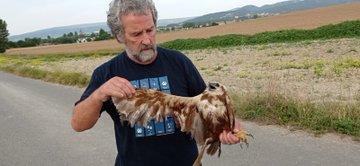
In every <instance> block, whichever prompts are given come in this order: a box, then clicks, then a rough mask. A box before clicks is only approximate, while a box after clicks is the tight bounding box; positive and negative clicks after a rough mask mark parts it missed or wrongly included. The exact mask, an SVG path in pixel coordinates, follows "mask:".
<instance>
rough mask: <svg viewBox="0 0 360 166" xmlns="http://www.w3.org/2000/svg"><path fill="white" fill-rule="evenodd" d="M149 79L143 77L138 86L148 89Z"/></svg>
mask: <svg viewBox="0 0 360 166" xmlns="http://www.w3.org/2000/svg"><path fill="white" fill-rule="evenodd" d="M149 87H150V86H149V79H147V78H145V79H142V80H140V88H142V89H149Z"/></svg>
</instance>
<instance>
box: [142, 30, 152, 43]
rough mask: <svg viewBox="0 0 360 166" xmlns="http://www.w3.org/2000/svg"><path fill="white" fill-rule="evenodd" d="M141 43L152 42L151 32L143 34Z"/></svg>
mask: <svg viewBox="0 0 360 166" xmlns="http://www.w3.org/2000/svg"><path fill="white" fill-rule="evenodd" d="M141 43H142V44H144V45H149V44H151V36H150V35H149V34H146V33H145V34H144V36H143V39H142V41H141Z"/></svg>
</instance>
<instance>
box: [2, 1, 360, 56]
mask: <svg viewBox="0 0 360 166" xmlns="http://www.w3.org/2000/svg"><path fill="white" fill-rule="evenodd" d="M359 19H360V3H351V4H343V5H336V6H330V7H324V8H318V9H311V10H303V11H297V12H292V13H287V14H282V15H277V16H271V17H264V18H259V19H252V20H246V21H242V22H234V23H229V24H225V25H220V26H213V27H206V28H198V29H190V30H186V31H185V30H184V31H175V32H169V33H159V34H158V35H157V41H158V42H160V43H161V42H166V41H170V40H174V39H186V38H208V37H211V36H217V35H226V34H256V33H260V32H265V31H276V30H282V29H313V28H316V27H319V26H323V25H327V24H335V23H340V22H344V21H347V20H359ZM299 20H301V21H299ZM120 49H121V46H120V45H119V44H118V43H117V42H116V41H115V40H107V41H99V42H90V43H81V44H66V45H55V46H42V47H31V48H21V49H10V50H7V52H6V53H7V54H46V53H69V52H80V51H96V50H120Z"/></svg>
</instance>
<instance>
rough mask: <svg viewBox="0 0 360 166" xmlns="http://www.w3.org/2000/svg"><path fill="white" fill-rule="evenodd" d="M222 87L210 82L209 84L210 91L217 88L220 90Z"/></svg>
mask: <svg viewBox="0 0 360 166" xmlns="http://www.w3.org/2000/svg"><path fill="white" fill-rule="evenodd" d="M219 86H220V84H219V83H216V82H210V83H209V90H210V91H211V90H215V89H216V88H218V87H219Z"/></svg>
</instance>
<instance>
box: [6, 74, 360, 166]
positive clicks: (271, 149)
mask: <svg viewBox="0 0 360 166" xmlns="http://www.w3.org/2000/svg"><path fill="white" fill-rule="evenodd" d="M82 91H83V90H82V89H79V88H74V87H67V86H62V85H56V84H50V83H45V82H42V81H39V80H32V79H28V78H21V77H18V76H14V75H11V74H7V73H2V72H0V165H1V166H14V165H16V166H18V165H19V166H22V165H27V166H48V165H52V166H63V165H68V166H80V165H86V166H99V165H113V164H114V159H115V155H116V149H115V136H114V131H113V124H112V120H111V118H110V117H109V116H108V115H107V114H106V113H104V114H103V115H102V116H101V118H100V120H99V121H98V123H97V124H96V125H95V127H94V128H93V129H91V130H89V131H85V132H81V133H77V132H74V131H73V130H72V129H71V127H70V117H71V114H72V108H73V103H74V102H75V101H76V100H77V99H78V98H79V97H80V95H81V93H82ZM244 127H245V128H246V129H247V130H248V131H250V132H251V133H252V134H253V135H254V136H255V139H254V140H251V142H250V146H249V148H246V147H245V148H243V149H241V148H240V146H238V145H232V146H229V145H223V148H222V155H221V157H220V158H217V157H216V156H213V157H209V156H206V157H205V158H204V160H203V165H204V166H219V165H221V166H238V165H239V166H240V165H244V166H248V165H249V166H250V165H251V166H272V165H274V166H302V165H304V166H308V165H324V166H325V165H326V166H357V165H359V163H360V143H359V142H353V141H351V140H350V139H349V138H343V139H342V138H339V137H338V136H335V135H331V134H330V135H325V136H322V137H320V138H319V137H314V136H312V135H311V134H307V133H305V132H301V131H297V132H291V131H289V130H287V129H284V128H281V127H276V126H259V125H257V124H254V123H250V122H244Z"/></svg>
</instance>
